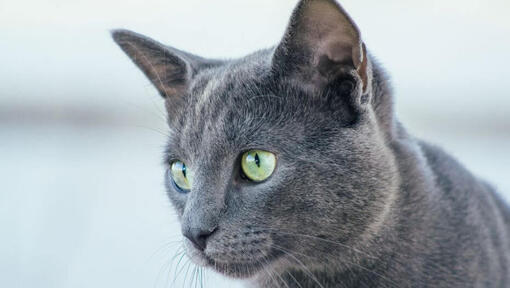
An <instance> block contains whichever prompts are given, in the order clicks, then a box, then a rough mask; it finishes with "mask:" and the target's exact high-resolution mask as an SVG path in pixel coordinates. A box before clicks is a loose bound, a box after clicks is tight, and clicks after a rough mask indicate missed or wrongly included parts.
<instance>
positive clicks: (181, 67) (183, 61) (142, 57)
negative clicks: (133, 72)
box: [112, 29, 218, 100]
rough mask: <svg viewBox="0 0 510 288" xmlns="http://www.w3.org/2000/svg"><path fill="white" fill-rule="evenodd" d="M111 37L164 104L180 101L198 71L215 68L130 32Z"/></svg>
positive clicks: (115, 34) (124, 31)
mask: <svg viewBox="0 0 510 288" xmlns="http://www.w3.org/2000/svg"><path fill="white" fill-rule="evenodd" d="M112 37H113V39H114V41H115V42H116V43H117V44H118V45H119V46H120V48H121V49H122V50H123V51H124V52H125V53H126V54H127V55H128V56H129V57H130V58H131V60H132V61H133V62H134V63H135V64H136V65H137V66H138V67H139V68H140V69H141V70H142V71H143V72H144V73H145V75H146V76H147V77H148V78H149V80H150V81H151V82H152V84H154V86H156V88H157V89H158V91H159V93H160V94H161V96H163V97H164V98H166V99H167V100H171V99H172V98H173V99H175V100H178V98H180V97H183V95H185V94H186V92H187V90H188V86H189V84H190V81H191V79H192V78H193V76H194V75H195V74H196V73H197V71H199V70H200V69H203V68H205V67H210V66H213V65H216V64H218V61H214V60H207V59H204V58H201V57H198V56H195V55H192V54H190V53H187V52H184V51H180V50H178V49H175V48H172V47H169V46H165V45H163V44H161V43H159V42H157V41H155V40H152V39H150V38H148V37H146V36H143V35H140V34H138V33H135V32H132V31H129V30H124V29H119V30H113V31H112Z"/></svg>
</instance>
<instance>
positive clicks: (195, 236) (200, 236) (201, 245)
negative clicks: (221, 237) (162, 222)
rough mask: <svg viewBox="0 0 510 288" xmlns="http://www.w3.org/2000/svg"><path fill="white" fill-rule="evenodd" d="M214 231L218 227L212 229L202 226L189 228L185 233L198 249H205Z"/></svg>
mask: <svg viewBox="0 0 510 288" xmlns="http://www.w3.org/2000/svg"><path fill="white" fill-rule="evenodd" d="M214 231H216V228H215V229H213V230H211V231H207V230H203V229H200V228H188V229H186V230H185V231H184V233H183V235H184V237H186V238H188V239H189V240H190V241H191V243H193V245H194V246H195V247H196V248H197V249H199V250H201V251H204V250H205V247H206V245H207V238H209V236H211V235H212V234H213V233H214Z"/></svg>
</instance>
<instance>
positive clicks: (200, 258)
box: [188, 250, 278, 279]
mask: <svg viewBox="0 0 510 288" xmlns="http://www.w3.org/2000/svg"><path fill="white" fill-rule="evenodd" d="M192 251H193V252H191V253H190V254H188V256H189V258H190V259H191V261H192V262H193V263H195V264H196V265H199V266H202V267H208V268H211V269H213V270H215V271H216V272H218V273H221V274H223V275H225V276H227V277H231V278H238V279H245V278H250V277H253V276H254V275H256V274H257V273H259V272H260V271H262V270H264V269H268V268H267V266H269V265H271V264H272V263H273V261H274V260H276V259H277V258H278V255H273V256H270V257H265V258H264V259H258V260H257V259H254V261H253V262H220V261H216V260H214V259H213V258H211V257H209V256H207V255H206V254H205V253H204V252H202V251H198V250H192Z"/></svg>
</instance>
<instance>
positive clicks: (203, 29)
mask: <svg viewBox="0 0 510 288" xmlns="http://www.w3.org/2000/svg"><path fill="white" fill-rule="evenodd" d="M295 3H296V1H295V0H285V1H283V0H278V1H274V0H242V1H239V0H215V1H198V0H187V1H178V0H161V1H160V0H144V1H142V0H122V1H120V0H113V1H104V0H101V1H100V0H87V1H85V0H83V1H82V0H65V1H64V0H45V1H37V0H0V287H40V288H43V287H52V288H54V287H125V288H128V287H194V285H197V287H199V286H200V285H201V284H203V286H204V287H229V286H230V287H239V286H240V285H242V284H243V283H242V281H232V280H226V279H224V278H223V277H221V276H219V275H216V274H214V273H212V272H206V273H205V275H203V274H198V273H195V274H193V273H194V271H195V269H194V267H193V266H192V265H189V266H188V262H187V260H186V259H185V258H183V259H182V260H181V263H179V265H177V264H178V262H179V260H180V254H179V245H180V244H179V241H180V239H181V238H180V237H181V236H180V232H179V226H178V223H177V220H176V217H175V214H174V213H173V210H172V208H171V206H170V204H169V203H168V201H167V199H166V196H165V192H164V189H163V173H164V171H163V167H162V165H161V159H162V157H161V156H162V151H163V145H164V143H165V137H166V136H165V134H166V132H167V129H166V127H165V120H164V118H165V114H164V109H163V106H162V100H161V99H160V97H159V95H158V94H157V92H156V90H155V89H154V88H152V87H151V85H150V84H149V82H148V81H147V80H146V79H145V78H144V76H143V75H142V73H141V72H139V71H138V70H137V69H136V68H135V66H134V65H133V64H132V63H131V62H130V61H129V60H128V58H127V57H126V56H125V55H124V54H123V53H122V52H121V51H120V49H119V48H118V47H116V46H115V45H114V43H113V42H112V41H111V39H110V36H109V32H108V31H109V29H112V28H119V27H122V28H128V29H132V30H134V31H137V32H140V33H144V34H147V35H150V36H151V37H153V38H155V39H157V40H160V41H162V42H164V43H167V44H169V45H172V46H175V47H177V48H180V49H184V50H187V51H191V52H193V53H196V54H200V55H203V56H206V57H220V58H225V57H228V58H231V57H239V56H242V55H244V54H247V53H249V52H251V51H252V50H254V49H258V48H265V47H269V46H271V45H274V44H275V43H276V42H277V41H278V40H279V39H280V37H281V35H282V33H283V31H284V29H285V26H286V23H287V21H288V17H289V15H290V13H291V10H292V8H293V6H294V5H295ZM342 4H343V5H344V7H345V8H346V9H347V10H348V11H349V12H350V13H351V15H352V17H353V18H354V19H355V20H356V22H357V23H358V25H359V27H360V28H361V30H362V33H363V35H364V39H365V42H366V44H367V46H368V47H369V49H370V50H371V52H372V53H373V54H374V55H376V56H377V58H378V59H379V60H380V62H381V63H382V64H383V65H384V66H385V67H386V69H387V70H388V71H389V72H390V74H391V76H392V79H393V83H394V84H393V85H394V88H395V95H396V103H397V104H396V109H397V113H398V115H399V117H400V119H401V120H402V121H403V122H404V123H405V125H406V126H407V127H408V128H409V130H410V131H412V132H413V133H414V134H415V135H417V136H419V137H422V138H425V139H427V140H430V141H432V142H435V143H438V144H440V145H442V146H443V147H444V148H445V149H446V150H448V151H449V152H451V153H452V154H453V155H455V156H456V157H457V158H459V159H461V161H462V162H463V163H464V164H465V165H466V166H467V167H468V168H469V169H471V170H472V171H473V172H474V173H476V174H477V175H479V176H481V177H484V178H486V179H488V180H490V181H491V182H492V183H493V184H494V185H496V186H497V187H498V188H499V190H500V191H501V193H502V194H503V195H504V196H505V197H506V199H510V173H509V172H510V169H509V166H510V115H509V114H510V77H509V72H508V71H509V67H510V18H509V17H508V13H509V12H510V2H509V1H508V0H429V1H417V0H413V1H409V0H385V1H378V0H344V1H342ZM174 257H175V258H174ZM172 258H173V259H174V261H173V264H172ZM176 267H178V268H177V269H176ZM188 267H189V268H188ZM186 272H187V275H186ZM176 275H177V276H176ZM179 275H180V276H179ZM198 275H201V276H203V277H201V278H200V277H198ZM192 279H199V280H201V281H198V282H197V281H195V282H193V280H192ZM197 283H198V284H197Z"/></svg>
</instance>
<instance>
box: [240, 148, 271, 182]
mask: <svg viewBox="0 0 510 288" xmlns="http://www.w3.org/2000/svg"><path fill="white" fill-rule="evenodd" d="M275 167H276V156H275V155H274V154H273V153H271V152H267V151H263V150H250V151H247V152H245V153H244V154H243V157H242V158H241V169H242V170H243V171H242V172H243V173H244V175H245V176H246V177H247V178H248V179H250V180H252V181H255V182H261V181H264V180H266V179H267V178H269V176H271V174H273V171H274V168H275Z"/></svg>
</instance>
